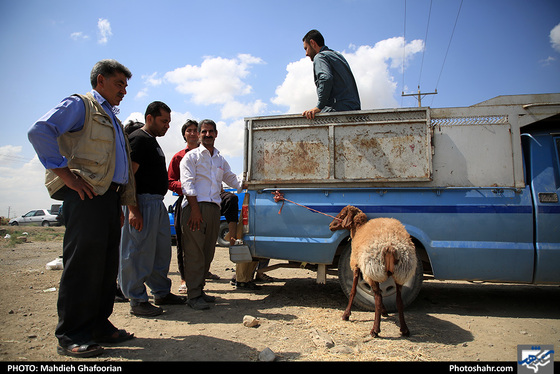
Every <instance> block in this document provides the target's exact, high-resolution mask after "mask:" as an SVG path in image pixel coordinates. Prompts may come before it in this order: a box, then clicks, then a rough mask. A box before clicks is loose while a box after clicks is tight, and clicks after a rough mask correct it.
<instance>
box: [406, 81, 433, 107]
mask: <svg viewBox="0 0 560 374" xmlns="http://www.w3.org/2000/svg"><path fill="white" fill-rule="evenodd" d="M422 95H424V96H425V95H437V89H436V90H435V92H424V93H422V92H420V86H418V93H415V94H405V93H404V91H403V93H402V96H418V108H421V107H422Z"/></svg>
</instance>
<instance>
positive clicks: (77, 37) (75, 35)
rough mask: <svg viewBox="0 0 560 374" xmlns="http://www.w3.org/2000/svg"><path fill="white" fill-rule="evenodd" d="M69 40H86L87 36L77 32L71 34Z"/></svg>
mask: <svg viewBox="0 0 560 374" xmlns="http://www.w3.org/2000/svg"><path fill="white" fill-rule="evenodd" d="M70 38H71V39H72V40H88V39H89V36H88V35H86V34H84V33H83V32H81V31H78V32H73V33H72V34H70Z"/></svg>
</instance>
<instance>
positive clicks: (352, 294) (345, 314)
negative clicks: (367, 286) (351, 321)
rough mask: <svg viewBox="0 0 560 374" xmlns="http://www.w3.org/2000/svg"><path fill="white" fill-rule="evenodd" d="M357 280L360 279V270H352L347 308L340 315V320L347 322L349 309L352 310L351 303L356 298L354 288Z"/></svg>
mask: <svg viewBox="0 0 560 374" xmlns="http://www.w3.org/2000/svg"><path fill="white" fill-rule="evenodd" d="M358 279H360V269H358V268H356V269H354V281H353V282H352V290H351V291H350V295H349V296H348V306H347V307H346V310H345V311H344V314H342V320H343V321H348V318H349V317H350V314H351V312H350V309H352V302H353V301H354V296H356V287H357V286H358Z"/></svg>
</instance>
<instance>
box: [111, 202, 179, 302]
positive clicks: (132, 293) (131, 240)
mask: <svg viewBox="0 0 560 374" xmlns="http://www.w3.org/2000/svg"><path fill="white" fill-rule="evenodd" d="M138 207H139V208H140V211H141V213H142V218H143V222H144V224H143V228H142V231H138V230H136V229H135V228H134V227H132V226H130V223H129V222H128V213H129V211H128V207H126V208H125V222H124V225H123V228H122V239H121V246H120V250H121V251H120V254H121V257H120V268H119V284H120V286H121V289H122V291H123V293H124V295H125V296H126V297H127V298H129V299H130V305H138V304H139V303H141V302H145V301H148V293H147V291H146V285H147V286H148V287H150V290H151V291H152V294H153V295H154V297H155V298H163V297H165V296H166V295H167V294H168V293H169V292H170V290H171V279H169V277H168V273H169V264H170V262H171V231H170V226H169V216H168V215H167V209H165V205H164V203H163V196H162V195H151V194H141V195H138Z"/></svg>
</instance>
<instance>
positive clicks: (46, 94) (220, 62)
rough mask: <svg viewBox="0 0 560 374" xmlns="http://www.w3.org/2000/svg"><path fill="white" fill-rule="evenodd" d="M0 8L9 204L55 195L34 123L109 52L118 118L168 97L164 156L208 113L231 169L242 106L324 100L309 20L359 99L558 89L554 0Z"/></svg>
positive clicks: (383, 102) (398, 103)
mask: <svg viewBox="0 0 560 374" xmlns="http://www.w3.org/2000/svg"><path fill="white" fill-rule="evenodd" d="M0 14H2V22H1V23H0V35H1V36H0V50H1V51H2V53H1V56H0V66H1V68H2V71H3V74H2V75H1V77H0V86H1V87H2V90H1V93H0V95H1V99H2V103H3V104H4V118H3V121H2V123H1V124H0V129H1V134H2V137H1V140H0V216H7V215H8V212H10V213H9V214H10V216H11V217H14V216H15V215H21V214H24V213H26V212H27V211H28V210H31V209H37V208H49V207H50V205H51V203H53V202H54V201H53V200H51V199H50V198H49V196H48V194H47V192H46V189H45V188H44V186H43V175H44V168H43V167H42V165H41V164H40V163H39V162H38V160H37V158H36V155H35V153H34V151H33V148H32V147H31V146H30V144H29V142H28V141H27V130H28V129H29V127H30V126H31V125H32V124H33V123H34V122H35V121H36V120H37V119H38V118H39V117H41V116H42V115H43V114H44V113H46V112H47V111H48V110H50V109H51V108H52V107H54V106H55V105H56V104H57V103H58V102H59V101H60V100H62V99H63V98H64V97H66V96H68V95H70V94H73V93H85V92H87V91H89V90H90V89H91V87H90V85H89V73H90V71H91V68H92V66H93V65H94V64H95V62H97V61H98V60H100V59H104V58H114V59H116V60H118V61H120V62H121V63H123V64H124V65H125V66H127V67H128V68H129V69H130V70H131V71H132V74H133V77H132V79H131V80H130V81H129V87H128V94H127V96H126V97H125V98H124V100H123V101H122V103H121V105H120V116H119V117H120V118H121V120H123V121H125V120H127V119H130V118H135V119H140V120H142V119H143V113H144V111H145V108H146V106H147V105H148V104H149V103H150V102H152V101H154V100H161V101H164V102H166V103H167V104H168V105H169V106H170V107H171V109H172V111H173V112H172V126H171V128H170V130H169V131H168V133H167V134H166V135H165V136H164V137H162V138H159V142H160V144H161V146H162V148H163V150H164V152H165V153H166V156H167V160H168V162H169V160H170V158H171V156H172V155H173V154H174V153H175V152H177V151H178V150H180V149H181V148H182V147H183V146H184V142H183V140H182V138H181V136H180V131H179V129H180V127H181V125H182V123H183V122H184V121H185V120H186V119H187V118H194V119H197V120H201V119H204V118H211V119H213V120H215V121H216V122H217V123H218V131H219V133H218V139H217V147H218V148H219V149H220V151H221V152H222V154H224V155H225V157H226V158H227V159H228V160H229V162H230V164H231V166H232V168H233V170H234V171H235V172H236V173H241V172H242V159H243V154H242V152H243V136H242V129H243V118H244V117H251V116H257V115H258V116H261V115H273V114H285V113H300V112H303V110H305V109H309V108H311V107H313V106H314V105H315V102H316V94H315V88H314V84H313V77H312V67H311V61H310V60H309V59H306V58H305V52H304V50H303V45H302V41H301V39H302V37H303V35H305V33H306V32H307V31H308V30H310V29H313V28H316V29H318V30H320V31H321V32H322V33H323V35H324V37H325V41H326V45H327V46H329V47H330V48H332V49H335V50H338V51H341V52H342V53H343V54H344V55H345V56H346V57H347V59H348V61H349V63H350V65H351V67H352V69H353V71H354V75H355V76H356V80H357V81H358V87H359V90H360V95H361V99H362V108H363V109H373V108H394V107H407V106H416V105H417V102H416V101H415V99H414V98H412V97H402V96H401V93H402V92H403V91H405V92H406V93H411V92H416V90H417V87H418V85H420V88H421V90H422V91H423V92H434V90H435V89H437V91H438V94H437V95H430V96H426V97H425V98H424V99H423V102H422V104H423V105H425V106H431V107H455V106H469V105H472V104H475V103H477V102H480V101H484V100H487V99H490V98H492V97H494V96H498V95H511V94H526V93H550V92H560V26H558V25H559V24H560V2H558V1H557V0H533V1H526V0H491V1H488V0H464V1H461V0H432V1H430V0H408V1H405V0H391V1H389V0H384V1H379V0H339V1H333V0H321V1H307V0H304V1H302V0H299V1H291V0H285V1H281V2H280V1H262V0H261V1H250V0H245V1H233V0H231V1H226V0H217V1H215V0H213V1H208V2H203V1H186V0H182V1H179V0H175V1H173V0H160V1H157V2H153V1H145V0H135V1H132V0H129V1H124V0H112V1H106V0H100V1H96V2H83V1H75V2H68V1H58V0H20V1H11V2H9V1H2V2H0ZM557 26H558V27H557ZM555 27H557V28H556V29H555ZM450 41H451V42H450ZM403 68H404V70H403ZM166 201H167V202H169V201H172V199H171V198H170V197H169V194H168V197H167V198H166Z"/></svg>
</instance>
